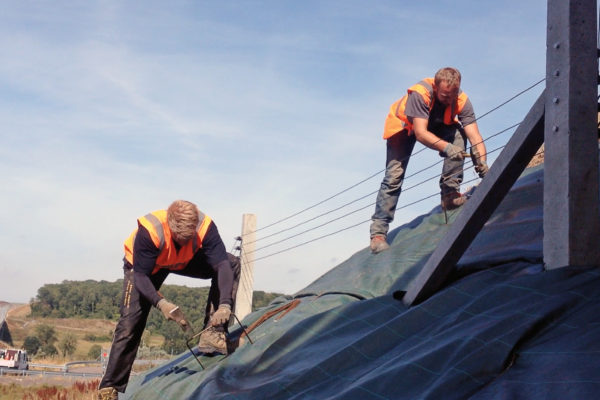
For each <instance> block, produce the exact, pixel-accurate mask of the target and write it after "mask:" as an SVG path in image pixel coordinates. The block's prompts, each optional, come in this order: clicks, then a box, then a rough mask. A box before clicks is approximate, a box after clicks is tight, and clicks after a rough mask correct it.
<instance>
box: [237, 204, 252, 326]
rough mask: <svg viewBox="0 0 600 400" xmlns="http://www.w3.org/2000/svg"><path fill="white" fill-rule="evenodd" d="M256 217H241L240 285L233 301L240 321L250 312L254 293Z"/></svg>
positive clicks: (248, 215)
mask: <svg viewBox="0 0 600 400" xmlns="http://www.w3.org/2000/svg"><path fill="white" fill-rule="evenodd" d="M255 231H256V215H254V214H243V215H242V236H241V237H242V246H241V249H242V250H241V253H240V262H241V264H242V269H241V272H240V284H239V286H238V291H237V297H236V301H235V315H236V316H237V317H238V318H239V319H240V320H242V319H244V317H245V316H246V315H248V314H250V313H251V312H252V293H253V291H254V248H255V241H256V234H255V233H254V232H255Z"/></svg>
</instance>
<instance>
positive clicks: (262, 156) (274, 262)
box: [0, 0, 546, 302]
mask: <svg viewBox="0 0 600 400" xmlns="http://www.w3.org/2000/svg"><path fill="white" fill-rule="evenodd" d="M545 35H546V1H543V0H526V1H522V0H521V1H516V0H514V1H504V2H482V1H475V0H473V1H445V0H444V1H431V2H414V1H392V0H382V1H374V2H364V1H355V0H344V1H327V0H323V1H302V2H298V1H294V2H292V1H232V2H223V1H170V2H162V1H143V2H142V1H137V2H118V1H86V2H67V1H35V2H34V1H18V2H8V1H6V2H3V4H2V13H0V49H1V51H2V62H1V63H0V121H2V129H1V130H0V135H1V143H2V144H1V146H0V170H1V171H2V174H1V182H2V187H3V191H2V193H3V195H2V196H0V224H1V226H2V230H1V231H0V246H1V247H0V276H1V277H2V281H3V282H5V283H6V282H8V285H6V284H5V285H3V288H4V290H3V291H2V294H1V295H0V300H4V301H13V302H27V301H29V299H30V298H32V297H34V296H35V295H36V293H37V289H38V288H39V287H41V286H42V285H44V284H46V283H58V282H62V281H63V280H85V279H95V280H108V281H114V280H116V279H119V278H121V277H122V270H121V266H122V263H121V259H122V256H123V254H122V242H123V240H124V239H125V238H126V237H127V236H128V235H129V233H130V232H131V231H132V230H133V229H134V228H135V220H136V218H137V217H139V216H141V215H144V214H146V213H147V212H149V211H151V210H155V209H160V208H165V207H167V206H168V204H169V203H170V202H171V201H172V200H175V199H178V198H183V199H187V200H191V201H194V202H195V203H196V204H198V206H199V207H200V209H201V210H203V211H204V212H205V213H207V214H208V215H210V216H211V217H212V218H213V219H214V220H215V221H216V223H217V226H218V227H219V231H220V232H221V235H222V237H223V239H224V242H225V245H226V247H227V249H228V250H229V249H231V247H232V246H233V244H234V237H235V236H237V235H239V234H240V228H241V220H242V214H243V213H254V214H256V216H257V221H258V227H259V228H260V227H261V226H265V225H267V224H269V223H271V222H273V221H277V220H279V219H281V218H284V217H287V216H289V215H291V214H293V213H295V212H297V211H299V210H302V209H304V208H306V207H308V206H311V205H313V204H315V203H317V202H319V201H321V200H323V199H325V198H327V197H329V196H331V195H333V194H335V193H338V192H340V191H342V190H344V189H346V188H348V187H350V186H352V185H354V184H355V183H357V182H359V181H361V180H363V179H365V178H367V177H368V176H371V175H373V174H375V173H376V172H378V171H380V170H382V169H383V167H384V162H385V142H384V141H383V140H382V139H381V132H382V128H383V121H384V119H385V116H386V114H387V110H388V108H389V105H390V104H391V103H392V102H394V101H395V100H396V99H397V98H399V97H401V96H402V95H403V93H404V92H405V90H406V88H407V87H408V86H410V85H412V84H414V83H415V82H417V81H419V80H420V79H421V78H423V77H426V76H432V75H433V74H434V73H435V71H436V70H437V69H438V68H440V67H443V66H455V67H457V68H459V69H460V70H461V72H462V74H463V85H462V87H463V89H464V91H465V92H467V93H468V94H469V96H470V98H471V100H472V102H473V104H474V106H475V111H476V113H477V114H478V115H482V114H483V113H485V112H487V111H488V110H491V109H492V108H494V107H495V106H497V105H499V104H501V103H502V102H504V101H505V100H507V99H509V98H510V97H512V96H514V95H515V94H517V93H518V92H520V91H522V90H523V89H525V88H527V87H529V86H530V85H532V84H534V83H535V82H538V81H539V80H540V79H542V78H544V75H545V47H546V42H545V40H546V39H545ZM542 86H543V84H542V85H539V86H538V87H536V88H534V89H533V90H531V91H529V92H527V93H526V94H524V95H522V96H520V97H519V98H518V99H516V100H514V101H512V102H511V103H509V104H508V105H506V106H504V107H502V108H501V109H500V110H498V111H495V112H493V113H492V114H490V115H487V116H485V117H484V118H482V119H481V120H480V121H479V125H480V130H481V132H482V135H483V136H484V138H486V137H489V136H492V135H493V134H495V133H498V132H499V131H501V130H503V129H505V128H507V127H509V126H511V125H513V124H516V123H518V122H520V121H521V120H522V119H523V117H524V116H525V114H526V113H527V111H528V110H529V108H530V106H531V105H532V104H533V102H534V100H535V98H536V97H537V96H538V95H539V93H540V92H541V90H542ZM512 131H514V129H513V130H512ZM512 131H510V132H508V133H506V134H503V135H499V136H496V137H494V138H493V139H490V141H489V142H488V150H490V149H494V148H497V147H500V146H502V145H503V144H504V143H506V141H507V140H508V138H509V136H510V133H512ZM421 148H422V147H420V145H417V147H416V148H415V152H417V151H419V150H420V149H421ZM497 154H498V152H496V153H493V154H491V156H490V161H491V162H493V160H494V158H495V157H496V156H497ZM440 160H441V159H440V158H439V156H438V155H437V153H435V152H433V151H429V150H427V151H423V152H421V153H419V154H418V155H415V157H413V159H412V160H411V164H410V166H409V168H408V175H409V176H410V174H411V173H414V172H417V171H419V170H421V169H422V168H424V167H425V166H429V165H432V164H433V163H436V162H439V161H440ZM440 171H441V164H439V165H437V166H434V167H433V168H431V169H429V170H428V171H426V172H423V175H421V176H419V177H416V176H415V177H414V179H413V183H411V182H410V181H409V179H407V181H406V184H405V187H407V186H410V185H411V184H416V183H417V182H420V181H422V180H425V179H426V178H432V179H431V180H429V181H428V182H426V183H424V184H422V185H419V186H417V187H415V188H413V189H411V190H407V191H406V192H405V193H403V194H402V197H401V200H400V204H399V207H403V206H405V207H403V208H402V209H401V210H399V211H398V213H397V216H396V220H395V221H394V223H393V225H392V228H394V227H396V226H399V225H401V224H403V223H405V222H408V221H410V220H412V219H413V218H414V217H416V216H418V215H420V214H423V213H426V212H429V211H430V210H431V209H432V208H433V207H435V206H436V205H437V204H438V202H439V198H438V197H437V196H434V197H431V198H428V199H426V200H424V201H421V202H419V203H416V204H414V205H411V206H406V205H407V204H409V203H411V202H414V201H416V200H419V199H422V198H424V197H426V196H429V195H431V194H435V193H436V191H437V190H438V188H437V178H436V177H435V175H436V174H439V172H440ZM381 177H382V175H378V176H376V177H374V178H372V179H370V180H367V181H366V182H365V183H363V184H361V185H359V186H357V187H355V188H353V189H351V190H349V191H347V192H346V193H344V194H343V195H340V196H337V197H336V198H334V199H332V200H331V201H329V202H327V203H325V204H323V205H321V206H319V207H315V208H314V209H311V210H310V211H307V212H306V213H303V214H301V215H299V216H298V217H295V218H292V219H290V220H288V221H286V222H284V223H281V224H279V225H277V226H274V227H273V228H269V229H265V230H263V231H260V232H259V233H258V237H259V238H261V236H265V235H267V234H270V233H272V232H276V231H277V230H281V229H286V228H287V227H290V226H293V225H294V224H297V223H300V222H302V221H304V220H306V219H309V218H312V217H314V216H316V215H319V214H322V213H324V212H327V211H330V210H332V209H334V208H337V207H339V206H341V205H343V204H346V203H348V202H350V201H353V200H355V199H358V198H360V197H363V196H366V197H365V199H363V200H360V201H357V202H355V203H353V204H352V205H351V206H349V207H346V208H344V209H342V210H340V211H336V212H332V213H331V214H328V216H327V217H324V218H321V219H318V220H315V221H314V222H309V223H307V224H304V225H302V227H300V228H296V229H293V230H290V231H287V232H286V233H284V234H282V235H279V236H275V237H273V238H269V239H263V240H262V241H260V242H258V243H257V244H256V245H257V247H261V246H264V245H267V244H269V243H270V242H273V241H277V240H282V239H285V238H286V237H288V236H290V235H293V234H295V233H297V232H300V231H302V230H305V229H308V228H310V227H312V226H315V225H319V224H321V223H323V222H325V221H327V220H329V219H333V218H336V217H338V216H341V215H343V214H345V213H348V212H350V211H352V210H355V209H359V208H363V207H364V209H363V210H362V211H359V212H356V213H354V214H352V215H350V216H347V217H344V218H341V219H340V220H339V221H337V222H334V223H331V224H328V225H326V226H323V227H321V228H319V229H315V230H314V231H311V232H309V233H306V234H303V235H300V236H298V237H297V238H292V239H290V240H286V241H284V242H282V243H281V244H278V245H273V246H270V247H268V248H266V249H263V250H260V251H257V252H256V253H255V255H256V257H257V258H259V257H263V256H267V255H269V254H271V253H274V252H276V251H279V250H282V249H285V248H287V247H291V246H294V245H296V244H299V243H302V242H305V241H307V240H311V239H313V238H315V237H319V236H322V235H326V234H328V233H330V232H334V231H336V230H339V229H342V228H344V227H348V226H351V225H353V224H356V223H359V222H361V221H365V220H367V219H369V218H370V216H371V214H372V212H373V207H369V204H370V203H373V202H374V200H375V195H371V196H368V194H369V193H371V192H373V191H376V190H377V189H378V187H379V183H380V181H381ZM474 177H475V176H474V174H473V173H472V172H471V170H469V171H467V173H466V179H473V178H474ZM475 183H476V182H475ZM472 184H473V183H471V184H468V185H472ZM468 185H465V187H466V186H468ZM368 227H369V226H368V223H365V224H362V225H359V226H358V227H355V228H352V229H348V230H346V231H344V232H342V233H340V234H337V235H333V236H330V237H327V238H325V239H322V240H318V241H315V242H313V243H311V244H307V245H304V246H301V247H298V248H296V249H293V250H290V251H286V252H284V253H281V254H278V255H275V256H272V257H267V258H264V259H262V260H259V261H257V263H256V265H255V288H256V289H259V290H267V291H278V292H284V293H289V294H292V293H294V292H296V291H298V290H300V289H302V288H303V287H305V286H306V285H307V284H309V283H310V282H312V281H313V280H314V279H316V278H318V277H319V276H320V275H322V274H323V273H325V272H326V271H328V270H329V269H331V268H332V267H334V266H335V265H337V264H339V263H340V262H342V261H344V260H345V259H347V258H348V257H350V256H351V255H352V254H354V253H355V252H357V251H359V250H361V249H363V248H364V247H366V246H367V245H368V240H369V233H368ZM167 283H176V284H186V285H188V286H205V285H207V284H208V282H207V281H194V280H192V279H182V278H169V279H168V280H167Z"/></svg>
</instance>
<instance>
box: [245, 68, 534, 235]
mask: <svg viewBox="0 0 600 400" xmlns="http://www.w3.org/2000/svg"><path fill="white" fill-rule="evenodd" d="M545 80H546V78H543V79H541V80H539V81H538V82H536V83H534V84H533V85H531V86H529V87H528V88H526V89H524V90H522V91H521V92H519V93H517V94H516V95H514V96H512V97H511V98H510V99H508V100H506V101H504V102H503V103H501V104H500V105H498V106H496V107H494V108H492V109H491V110H489V111H488V112H486V113H484V114H482V115H481V116H479V117H478V118H476V119H475V121H478V120H480V119H481V118H483V117H485V116H487V115H488V114H490V113H492V112H493V111H496V110H497V109H499V108H501V107H503V106H505V105H506V104H508V103H509V102H511V101H513V100H514V99H516V98H517V97H519V96H521V95H523V94H524V93H526V92H528V91H529V90H531V89H533V88H534V87H536V86H537V85H539V84H540V83H542V82H543V81H545ZM440 140H442V139H441V138H440V139H439V140H438V141H437V142H439V141H440ZM437 142H436V143H437ZM434 144H435V143H434ZM425 149H427V147H425V148H423V149H421V150H419V151H417V152H415V153H414V154H412V156H415V155H416V154H418V153H419V152H421V151H423V150H425ZM383 171H385V168H384V169H382V170H379V171H377V172H376V173H374V174H372V175H370V176H368V177H367V178H365V179H363V180H361V181H359V182H358V183H355V184H354V185H351V186H349V187H347V188H346V189H344V190H342V191H340V192H338V193H336V194H334V195H332V196H330V197H328V198H326V199H324V200H321V201H319V202H318V203H315V204H313V205H311V206H309V207H306V208H304V209H302V210H300V211H298V212H296V213H294V214H291V215H289V216H287V217H285V218H281V219H279V220H277V221H275V222H272V223H270V224H268V225H265V226H263V227H261V228H259V229H256V230H254V231H252V232H249V233H246V234H244V235H248V234H250V233H256V232H258V231H261V230H263V229H267V228H270V227H271V226H274V225H277V224H279V223H281V222H284V221H287V220H289V219H291V218H293V217H295V216H297V215H300V214H302V213H304V212H306V211H308V210H311V209H313V208H315V207H317V206H319V205H321V204H323V203H325V202H327V201H329V200H331V199H333V198H335V197H337V196H339V195H341V194H343V193H345V192H347V191H348V190H350V189H353V188H355V187H356V186H358V185H360V184H362V183H364V182H366V181H368V180H370V179H372V178H374V177H375V176H377V175H379V174H380V173H382V172H383Z"/></svg>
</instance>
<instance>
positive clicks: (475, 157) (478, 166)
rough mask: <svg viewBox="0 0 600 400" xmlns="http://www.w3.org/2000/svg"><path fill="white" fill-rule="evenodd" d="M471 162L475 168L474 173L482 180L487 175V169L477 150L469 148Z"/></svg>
mask: <svg viewBox="0 0 600 400" xmlns="http://www.w3.org/2000/svg"><path fill="white" fill-rule="evenodd" d="M471 160H472V161H473V165H474V166H475V171H476V172H477V173H478V174H479V177H480V178H483V177H484V176H485V175H486V174H487V173H488V170H489V168H488V165H487V163H486V162H485V160H484V159H483V158H482V157H481V155H480V154H479V152H478V151H477V149H475V148H473V147H471Z"/></svg>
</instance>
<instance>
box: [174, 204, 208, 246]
mask: <svg viewBox="0 0 600 400" xmlns="http://www.w3.org/2000/svg"><path fill="white" fill-rule="evenodd" d="M199 222H200V212H199V211H198V207H196V205H195V204H194V203H191V202H189V201H186V200H175V201H174V202H173V203H171V205H170V206H169V208H168V209H167V224H169V229H171V233H172V234H173V236H174V238H175V239H176V240H184V241H185V240H190V239H191V238H193V237H194V235H195V234H196V231H197V230H198V223H199Z"/></svg>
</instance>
